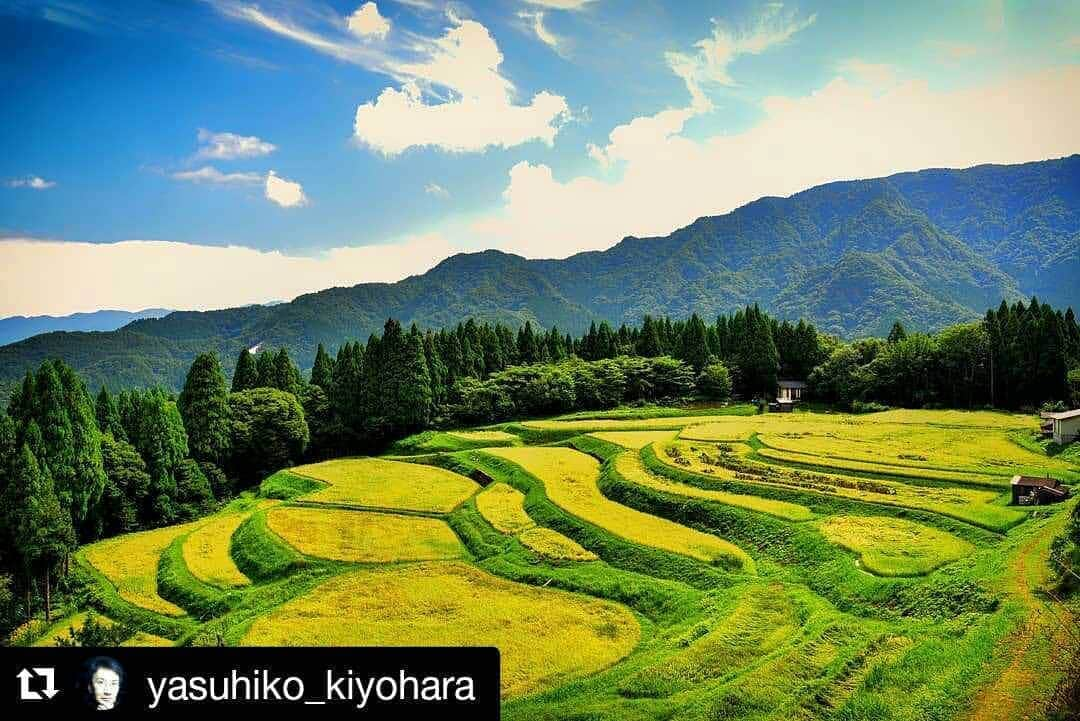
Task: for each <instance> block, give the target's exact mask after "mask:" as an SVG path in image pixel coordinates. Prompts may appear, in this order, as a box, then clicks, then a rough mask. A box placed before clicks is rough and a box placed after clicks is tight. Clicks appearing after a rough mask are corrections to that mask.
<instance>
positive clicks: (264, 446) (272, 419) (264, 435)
mask: <svg viewBox="0 0 1080 721" xmlns="http://www.w3.org/2000/svg"><path fill="white" fill-rule="evenodd" d="M229 417H230V419H231V424H232V449H233V452H232V468H233V470H234V472H235V474H236V476H237V477H238V478H240V479H242V480H244V481H245V482H248V483H253V482H256V481H258V480H260V479H262V478H263V477H265V476H266V475H268V474H270V473H272V472H273V471H276V470H278V469H280V468H285V467H288V466H291V465H293V464H294V463H296V462H297V461H299V460H300V458H301V456H302V455H303V453H304V449H305V448H306V447H307V443H308V427H307V423H306V422H305V421H304V409H303V408H301V406H300V402H299V401H298V400H297V399H296V396H294V395H292V394H291V393H286V392H284V391H280V390H277V389H276V388H256V389H255V390H250V391H241V392H239V393H233V394H231V395H230V396H229Z"/></svg>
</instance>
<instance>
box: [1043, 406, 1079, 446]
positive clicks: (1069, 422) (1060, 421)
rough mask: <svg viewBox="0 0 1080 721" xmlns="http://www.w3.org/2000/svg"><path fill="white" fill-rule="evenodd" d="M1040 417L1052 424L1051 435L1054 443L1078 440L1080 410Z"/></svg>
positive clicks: (1045, 414)
mask: <svg viewBox="0 0 1080 721" xmlns="http://www.w3.org/2000/svg"><path fill="white" fill-rule="evenodd" d="M1042 415H1043V418H1045V419H1047V420H1049V421H1051V422H1052V423H1053V429H1052V433H1053V435H1054V442H1055V443H1068V442H1070V441H1075V440H1076V439H1077V438H1080V408H1074V409H1073V410H1071V411H1062V412H1061V413H1044V414H1042Z"/></svg>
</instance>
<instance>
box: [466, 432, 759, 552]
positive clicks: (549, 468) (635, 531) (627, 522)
mask: <svg viewBox="0 0 1080 721" xmlns="http://www.w3.org/2000/svg"><path fill="white" fill-rule="evenodd" d="M486 452H487V453H490V454H491V455H493V456H497V457H499V458H504V459H506V460H508V461H510V462H512V463H515V464H517V465H518V466H520V467H521V468H522V469H523V470H524V471H525V472H526V473H529V474H532V475H533V476H535V477H536V478H538V479H539V480H540V481H542V482H543V483H544V488H545V490H546V491H547V495H548V497H549V498H550V499H551V500H552V501H553V502H554V503H555V504H556V505H558V506H560V507H561V508H563V509H564V510H566V511H567V512H568V513H571V514H573V515H575V516H577V517H579V518H582V519H584V520H586V521H588V522H589V523H593V524H596V525H597V526H599V527H601V528H603V529H605V530H608V531H611V532H612V533H614V534H616V535H617V536H621V537H622V538H625V539H627V540H629V541H633V542H635V543H642V544H645V545H647V546H652V547H654V548H659V549H662V550H665V551H672V552H674V553H681V554H684V555H686V556H690V557H691V558H697V559H699V560H702V561H705V562H707V563H717V562H720V561H721V560H722V559H734V560H736V561H737V562H738V563H739V564H740V565H742V566H743V567H745V568H746V569H747V570H748V571H752V570H753V565H754V563H753V561H752V560H751V559H750V557H749V556H748V555H747V554H746V553H745V552H744V551H743V550H742V549H740V548H739V547H738V546H736V545H735V544H733V543H729V542H727V541H725V540H723V539H722V538H719V537H717V536H714V535H711V534H707V533H702V532H701V531H697V530H694V529H692V528H687V527H686V526H683V525H680V524H678V523H674V522H672V521H668V520H665V519H662V518H657V517H656V516H651V515H649V514H647V513H641V512H640V511H636V510H634V509H632V508H627V507H626V506H623V505H620V504H618V503H615V502H613V501H609V500H608V499H607V498H605V497H604V495H603V494H602V493H600V489H599V488H598V487H597V485H596V482H597V479H598V478H599V476H600V464H599V463H597V462H596V460H595V459H594V458H592V457H590V456H587V455H585V454H584V453H581V452H579V451H575V450H573V449H570V448H492V449H490V450H488V451H486Z"/></svg>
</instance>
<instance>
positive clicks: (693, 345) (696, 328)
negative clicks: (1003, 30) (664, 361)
mask: <svg viewBox="0 0 1080 721" xmlns="http://www.w3.org/2000/svg"><path fill="white" fill-rule="evenodd" d="M679 346H680V347H679V360H683V361H686V362H687V363H689V364H690V366H691V367H692V368H693V369H694V370H695V371H696V372H700V371H701V370H702V369H703V368H704V367H705V365H706V364H707V363H708V362H709V343H708V332H707V331H706V330H705V323H704V322H703V321H702V320H701V318H699V317H698V314H697V313H694V314H693V315H691V316H690V320H689V321H688V322H687V324H686V327H685V328H684V329H683V333H682V338H681V342H680V344H679Z"/></svg>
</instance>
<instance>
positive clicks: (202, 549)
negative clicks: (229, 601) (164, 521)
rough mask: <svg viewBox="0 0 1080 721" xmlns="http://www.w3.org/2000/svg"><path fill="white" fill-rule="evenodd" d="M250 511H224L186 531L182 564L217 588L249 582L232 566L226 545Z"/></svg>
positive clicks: (203, 580)
mask: <svg viewBox="0 0 1080 721" xmlns="http://www.w3.org/2000/svg"><path fill="white" fill-rule="evenodd" d="M249 515H250V513H226V514H222V515H219V516H216V517H213V518H211V519H210V520H209V521H207V522H206V523H204V524H203V525H201V526H199V527H198V528H196V529H195V530H194V531H192V532H191V533H190V534H188V537H187V540H186V541H185V542H184V547H183V553H184V564H185V565H186V566H187V567H188V570H189V571H191V575H193V576H195V578H197V579H199V580H200V581H202V582H203V583H208V584H210V585H212V586H218V587H221V588H235V587H239V586H247V585H248V584H250V583H251V580H250V579H248V577H247V576H245V575H244V574H243V573H241V571H240V569H239V568H237V567H236V562H235V561H233V558H232V555H231V553H230V552H229V548H230V546H231V545H232V536H233V534H234V533H236V529H238V528H239V527H240V524H241V523H243V522H244V521H245V520H246V519H247V517H248V516H249Z"/></svg>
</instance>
